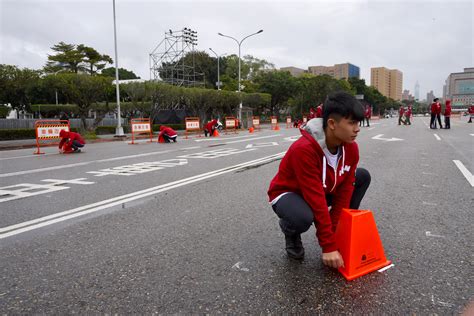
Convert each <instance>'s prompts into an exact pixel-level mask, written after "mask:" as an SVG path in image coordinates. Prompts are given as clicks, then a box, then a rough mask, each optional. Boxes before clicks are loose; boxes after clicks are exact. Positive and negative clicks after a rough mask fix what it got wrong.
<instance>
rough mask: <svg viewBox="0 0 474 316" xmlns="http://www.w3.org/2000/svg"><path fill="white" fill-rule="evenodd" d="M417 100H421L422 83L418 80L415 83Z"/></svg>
mask: <svg viewBox="0 0 474 316" xmlns="http://www.w3.org/2000/svg"><path fill="white" fill-rule="evenodd" d="M415 100H420V84H419V83H418V80H417V81H416V83H415Z"/></svg>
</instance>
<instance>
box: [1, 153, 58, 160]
mask: <svg viewBox="0 0 474 316" xmlns="http://www.w3.org/2000/svg"><path fill="white" fill-rule="evenodd" d="M51 155H59V153H49V154H43V155H28V156H16V157H5V158H0V160H10V159H21V158H37V157H44V156H51Z"/></svg>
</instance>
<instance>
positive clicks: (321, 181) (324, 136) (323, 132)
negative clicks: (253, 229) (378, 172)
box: [268, 92, 370, 268]
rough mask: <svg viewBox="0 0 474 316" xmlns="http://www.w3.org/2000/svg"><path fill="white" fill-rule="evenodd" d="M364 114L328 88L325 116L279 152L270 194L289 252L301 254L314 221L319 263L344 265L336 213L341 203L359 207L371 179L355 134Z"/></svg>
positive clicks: (293, 255)
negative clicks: (280, 156)
mask: <svg viewBox="0 0 474 316" xmlns="http://www.w3.org/2000/svg"><path fill="white" fill-rule="evenodd" d="M363 118H364V109H363V108H362V105H361V104H360V103H359V102H358V101H357V100H356V99H355V98H354V97H353V96H352V95H350V94H348V93H344V92H338V93H335V94H331V95H329V96H328V97H327V99H326V101H325V102H324V110H323V118H316V119H312V120H311V121H309V122H308V123H307V124H306V125H303V126H302V127H301V134H302V137H301V138H299V139H298V140H297V141H296V142H294V143H293V144H292V145H291V146H290V148H289V149H288V151H287V153H286V154H285V156H284V157H283V160H282V161H281V163H280V166H279V169H278V172H277V174H276V175H275V177H274V178H273V180H272V181H271V183H270V187H269V189H268V196H269V201H270V203H271V205H272V208H273V210H274V211H275V213H276V214H277V215H278V217H279V218H280V220H279V224H280V228H281V230H282V232H283V233H284V235H285V243H286V252H287V254H288V256H289V257H290V258H294V259H303V258H304V248H303V244H302V242H301V233H304V232H305V231H307V230H308V229H309V228H310V227H311V225H312V224H313V223H314V224H315V226H316V237H317V238H318V241H319V245H320V246H321V248H322V252H323V254H322V260H323V263H324V264H326V265H328V266H330V267H333V268H338V267H342V266H344V261H343V259H342V256H341V254H340V253H339V251H338V247H337V244H336V239H335V230H336V227H337V223H338V221H339V216H340V214H341V211H342V209H343V208H351V209H358V208H359V205H360V203H361V201H362V198H363V197H364V195H365V192H366V191H367V188H368V187H369V185H370V174H369V172H368V171H367V170H366V169H363V168H357V163H358V162H359V148H358V146H357V143H356V142H355V139H356V137H357V134H358V133H359V131H360V127H359V121H360V120H362V119H363ZM329 207H331V210H330V211H329Z"/></svg>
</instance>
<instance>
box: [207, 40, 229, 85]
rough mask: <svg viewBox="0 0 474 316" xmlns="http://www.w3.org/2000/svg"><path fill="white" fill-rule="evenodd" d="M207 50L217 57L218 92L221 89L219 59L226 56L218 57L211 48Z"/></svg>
mask: <svg viewBox="0 0 474 316" xmlns="http://www.w3.org/2000/svg"><path fill="white" fill-rule="evenodd" d="M209 50H210V51H211V52H213V53H214V54H215V55H216V57H217V90H220V89H221V79H220V70H219V59H220V58H221V57H222V56H225V55H227V54H222V55H218V54H217V53H216V52H215V51H214V50H213V49H212V48H209Z"/></svg>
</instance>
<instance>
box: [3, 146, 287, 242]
mask: <svg viewBox="0 0 474 316" xmlns="http://www.w3.org/2000/svg"><path fill="white" fill-rule="evenodd" d="M284 154H285V152H281V153H278V154H274V155H270V156H266V157H263V158H259V159H255V160H251V161H247V162H244V163H241V164H237V165H234V166H229V167H225V168H222V169H218V170H214V171H210V172H206V173H203V174H199V175H196V176H192V177H189V178H185V179H181V180H177V181H173V182H170V183H166V184H162V185H159V186H155V187H151V188H148V189H145V190H140V191H137V192H133V193H129V194H125V195H121V196H117V197H114V198H111V199H108V200H104V201H100V202H96V203H92V204H89V205H84V206H81V207H78V208H74V209H71V210H67V211H63V212H60V213H56V214H52V215H48V216H44V217H41V218H37V219H34V220H30V221H26V222H23V223H19V224H15V225H10V226H7V227H3V228H0V233H2V234H0V239H3V238H7V237H10V236H14V235H17V234H21V233H24V232H27V231H31V230H34V229H38V228H41V227H44V226H48V225H52V224H55V223H58V222H63V221H66V220H69V219H72V218H75V217H79V216H82V215H86V214H90V213H93V212H97V211H100V210H103V209H107V208H110V207H113V206H116V205H120V204H123V203H127V202H130V201H134V200H138V199H141V198H145V197H147V196H150V195H154V194H157V193H160V192H164V191H168V190H171V189H174V188H178V187H181V186H184V185H187V184H191V183H194V182H198V181H202V180H205V179H208V178H212V177H216V176H219V175H222V174H225V173H229V172H234V171H236V170H240V169H244V168H246V167H249V166H253V165H257V164H261V163H265V162H269V161H272V160H275V159H278V158H281V157H283V155H284Z"/></svg>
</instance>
